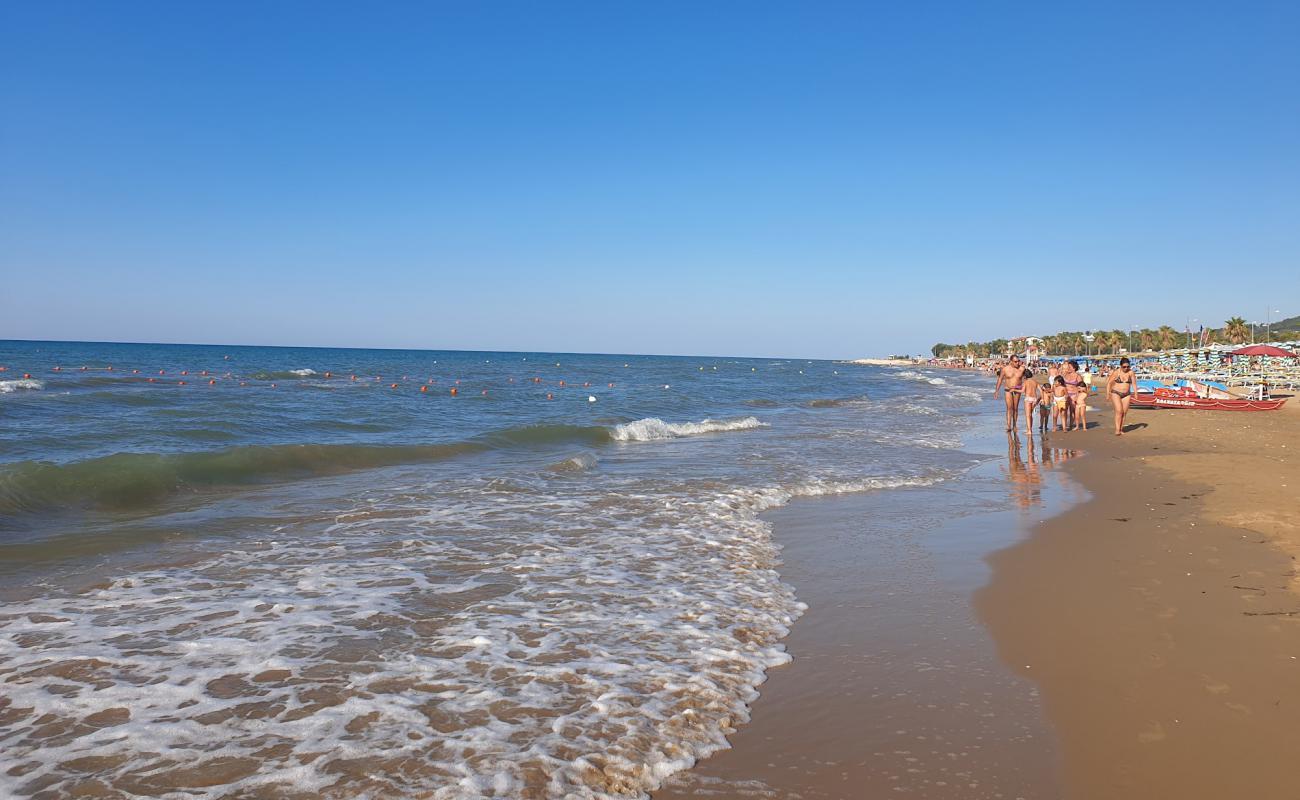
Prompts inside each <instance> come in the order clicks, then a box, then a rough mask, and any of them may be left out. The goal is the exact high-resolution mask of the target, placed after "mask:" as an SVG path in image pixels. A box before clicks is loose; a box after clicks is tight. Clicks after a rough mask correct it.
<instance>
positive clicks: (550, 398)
mask: <svg viewBox="0 0 1300 800" xmlns="http://www.w3.org/2000/svg"><path fill="white" fill-rule="evenodd" d="M546 399H547V400H554V399H555V395H553V394H551V393H550V392H547V393H546Z"/></svg>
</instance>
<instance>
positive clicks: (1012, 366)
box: [993, 355, 1025, 433]
mask: <svg viewBox="0 0 1300 800" xmlns="http://www.w3.org/2000/svg"><path fill="white" fill-rule="evenodd" d="M1024 382H1025V365H1024V364H1022V363H1020V356H1018V355H1012V356H1011V360H1010V361H1008V362H1007V363H1006V364H1005V365H1003V367H1002V369H1000V370H998V382H997V384H995V385H994V386H993V396H994V397H997V396H998V390H999V389H1001V388H1002V384H1003V383H1005V384H1006V390H1007V391H1006V395H1005V396H1004V398H1003V399H1004V401H1005V402H1006V405H1007V432H1008V433H1009V432H1011V431H1014V430H1015V429H1016V422H1017V421H1018V420H1019V419H1020V396H1021V395H1022V394H1023V393H1024V389H1023V386H1022V385H1023V384H1024Z"/></svg>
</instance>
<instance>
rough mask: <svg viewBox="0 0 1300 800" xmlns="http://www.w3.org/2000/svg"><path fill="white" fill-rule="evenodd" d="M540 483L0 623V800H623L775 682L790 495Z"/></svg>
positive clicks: (98, 592) (275, 545)
mask: <svg viewBox="0 0 1300 800" xmlns="http://www.w3.org/2000/svg"><path fill="white" fill-rule="evenodd" d="M556 479H558V478H551V479H542V480H541V482H540V483H539V484H537V485H533V486H530V485H528V484H526V483H520V482H518V481H504V480H497V481H491V482H487V481H484V480H482V479H479V480H477V481H470V480H466V481H465V482H464V483H462V484H461V485H460V486H458V487H440V491H439V493H438V496H437V499H436V500H435V501H434V505H433V506H432V507H429V508H427V509H426V510H425V511H424V512H423V513H421V514H419V515H418V516H412V514H411V511H412V509H410V508H409V507H405V506H404V505H403V504H404V503H407V502H409V500H408V499H407V498H409V497H410V496H411V488H410V487H404V488H403V489H400V490H392V492H391V494H388V495H385V496H378V497H370V498H368V499H367V505H366V506H364V507H361V508H358V509H357V511H355V512H353V513H349V514H343V515H340V516H339V518H338V519H339V521H338V522H336V523H334V524H331V525H328V526H326V527H324V528H323V529H321V530H310V529H306V530H304V529H299V528H298V527H291V528H282V529H279V530H277V531H276V532H275V534H274V536H275V540H274V541H267V542H263V543H260V544H253V545H251V546H249V545H244V546H241V547H238V548H236V549H232V550H231V551H229V552H226V553H223V554H219V555H214V556H212V557H209V558H205V559H200V560H198V561H196V562H195V563H193V564H189V565H186V566H183V567H171V568H155V569H147V570H141V571H137V572H134V573H131V574H130V576H129V577H126V578H122V579H118V580H114V581H112V582H111V583H108V584H106V585H104V586H101V587H99V588H96V589H93V590H91V591H86V592H82V593H65V594H62V595H58V594H51V595H46V596H43V597H40V598H34V599H32V600H30V601H27V602H24V603H23V604H21V605H13V606H8V607H0V681H3V682H4V686H5V700H6V702H5V703H4V706H3V710H5V711H7V714H6V716H5V718H4V721H3V723H2V724H0V736H3V737H4V740H5V742H6V745H5V747H4V749H3V751H2V752H0V796H6V797H7V796H21V795H24V794H30V793H32V791H33V789H34V788H35V787H38V786H39V787H43V788H46V789H49V790H51V791H54V792H56V793H58V792H61V791H64V790H67V789H69V788H70V787H72V786H74V785H76V783H77V782H78V781H79V780H81V779H82V774H81V773H79V772H78V769H80V767H79V766H76V765H81V764H87V763H94V764H97V765H98V766H97V767H96V777H97V778H98V779H99V780H101V781H104V782H105V783H107V784H108V785H109V786H111V787H114V788H116V789H119V790H131V791H135V792H137V793H145V794H151V795H158V796H162V797H176V798H180V797H184V796H190V793H191V792H192V791H194V789H195V788H197V787H198V786H200V785H201V786H203V787H204V788H203V789H202V790H201V791H202V792H206V793H209V794H210V795H212V796H216V795H221V796H232V795H241V796H242V795H253V794H268V793H269V794H275V793H277V792H285V791H289V790H290V789H292V790H295V791H299V792H307V793H313V794H315V795H317V796H320V797H323V798H354V797H375V798H378V797H394V796H414V795H416V794H419V793H421V792H426V793H429V794H428V796H431V797H437V798H480V797H523V796H529V797H566V798H613V797H644V796H645V795H646V793H648V792H649V791H651V790H653V789H654V788H655V787H656V786H658V785H659V783H660V782H661V781H662V780H663V779H664V778H665V777H667V776H668V775H670V774H672V773H674V772H676V771H679V770H682V769H685V768H687V767H689V766H690V765H691V764H692V763H694V761H695V760H696V759H698V758H700V757H702V756H704V755H706V754H708V753H711V752H713V751H716V750H718V749H720V748H723V747H725V746H726V740H725V737H726V735H727V734H729V733H730V732H732V731H733V730H734V728H735V727H736V726H737V725H738V724H740V723H742V722H744V721H745V720H746V719H747V718H748V713H749V712H748V704H749V703H750V702H752V701H753V699H754V698H755V697H756V695H757V691H756V687H757V685H758V684H759V683H760V682H761V681H762V680H763V675H764V671H765V670H766V669H768V668H770V667H772V666H775V665H778V664H783V663H785V662H787V661H788V660H789V656H788V655H787V654H786V653H785V651H784V648H783V646H782V645H781V644H780V639H781V638H783V637H784V636H785V635H786V633H787V631H788V628H789V626H790V625H791V624H792V622H793V621H794V619H795V618H796V617H798V616H799V614H800V613H801V612H802V610H803V606H802V605H801V604H800V603H798V602H797V601H796V600H795V598H794V594H793V591H792V590H791V589H790V587H788V586H787V585H785V584H784V583H782V582H781V580H780V576H779V575H778V574H777V572H776V567H777V565H778V563H779V562H778V548H777V546H776V545H775V544H774V543H773V542H772V539H771V531H770V527H769V525H768V524H767V523H766V522H765V521H764V520H762V519H760V518H759V514H760V512H762V511H763V510H765V509H767V508H771V507H773V506H774V505H779V504H781V503H783V502H785V501H786V500H787V499H788V498H789V496H790V495H791V492H789V491H786V490H781V489H761V490H746V489H737V490H731V491H704V492H686V491H682V489H683V488H687V487H680V486H674V487H661V488H660V489H656V490H647V489H646V488H644V486H642V484H641V483H639V482H631V483H628V484H626V485H622V486H618V487H611V486H605V487H604V488H603V489H601V488H595V487H594V485H589V484H587V483H583V484H572V483H568V484H566V486H568V487H571V490H570V491H568V492H565V493H562V494H557V493H556V492H555V491H554V490H553V489H547V488H546V487H547V486H549V483H547V480H556ZM594 483H596V482H593V484H594ZM803 491H805V490H802V489H801V490H800V492H803ZM809 491H811V490H809ZM376 508H379V509H386V510H383V511H376V510H375V509H376ZM65 726H70V727H65ZM65 730H75V731H76V732H77V734H78V735H76V736H68V735H63V734H62V732H63V731H65ZM69 765H72V766H69ZM200 781H201V782H200ZM186 786H189V787H192V788H191V789H189V790H186V789H185V788H184V787H186Z"/></svg>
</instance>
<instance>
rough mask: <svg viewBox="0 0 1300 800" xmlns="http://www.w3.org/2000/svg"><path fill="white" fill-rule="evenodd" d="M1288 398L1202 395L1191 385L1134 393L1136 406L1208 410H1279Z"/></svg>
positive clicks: (1134, 404)
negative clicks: (1270, 398) (1262, 398)
mask: <svg viewBox="0 0 1300 800" xmlns="http://www.w3.org/2000/svg"><path fill="white" fill-rule="evenodd" d="M1287 399H1288V398H1285V397H1284V398H1282V399H1280V400H1247V399H1245V398H1242V397H1234V398H1223V397H1201V396H1200V395H1199V394H1197V393H1196V390H1195V389H1192V388H1190V387H1172V386H1166V387H1162V388H1159V389H1156V390H1155V391H1154V392H1137V393H1136V394H1134V395H1133V407H1134V408H1200V409H1205V410H1208V411H1277V410H1278V409H1279V408H1281V407H1282V405H1283V404H1284V403H1286V401H1287Z"/></svg>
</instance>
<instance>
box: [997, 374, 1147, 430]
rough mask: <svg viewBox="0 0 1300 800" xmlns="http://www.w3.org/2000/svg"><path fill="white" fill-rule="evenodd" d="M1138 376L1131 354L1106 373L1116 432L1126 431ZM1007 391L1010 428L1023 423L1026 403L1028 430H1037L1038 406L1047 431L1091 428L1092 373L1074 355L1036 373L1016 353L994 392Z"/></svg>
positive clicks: (1043, 427)
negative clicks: (1131, 360)
mask: <svg viewBox="0 0 1300 800" xmlns="http://www.w3.org/2000/svg"><path fill="white" fill-rule="evenodd" d="M1135 384H1136V379H1135V378H1134V375H1133V368H1132V365H1131V364H1130V363H1129V360H1128V359H1127V358H1122V359H1120V362H1119V369H1114V370H1111V371H1110V372H1109V373H1108V374H1107V375H1106V388H1105V392H1106V396H1107V397H1108V398H1110V402H1111V405H1112V407H1114V409H1115V435H1116V436H1123V435H1124V418H1125V416H1127V415H1128V409H1129V404H1130V403H1131V402H1132V400H1133V392H1134V389H1135ZM999 390H1002V391H1004V395H1003V397H1004V401H1005V403H1006V409H1007V411H1006V413H1007V431H1008V432H1012V431H1014V430H1016V427H1017V426H1018V425H1019V417H1020V407H1021V405H1024V407H1025V433H1026V434H1027V435H1030V436H1032V435H1033V433H1034V410H1035V409H1037V410H1038V428H1039V430H1040V431H1042V432H1043V433H1047V431H1048V430H1049V429H1051V430H1056V431H1082V430H1087V427H1088V425H1087V413H1088V395H1089V394H1090V393H1091V392H1092V375H1091V374H1090V373H1085V372H1082V371H1080V369H1079V363H1078V362H1077V361H1074V360H1073V359H1071V360H1069V361H1065V362H1063V363H1062V364H1061V365H1060V366H1058V365H1057V364H1056V363H1054V362H1053V363H1050V364H1049V365H1048V366H1047V369H1045V370H1042V371H1041V372H1038V373H1035V372H1034V371H1033V370H1032V369H1030V368H1029V366H1028V365H1027V364H1025V363H1024V362H1022V361H1021V360H1020V356H1018V355H1013V356H1011V358H1010V359H1009V360H1008V361H1007V363H1006V364H1004V365H1002V367H1001V368H1000V369H999V370H998V381H997V384H996V385H995V386H994V387H993V393H994V396H996V395H997V393H998V391H999Z"/></svg>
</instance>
